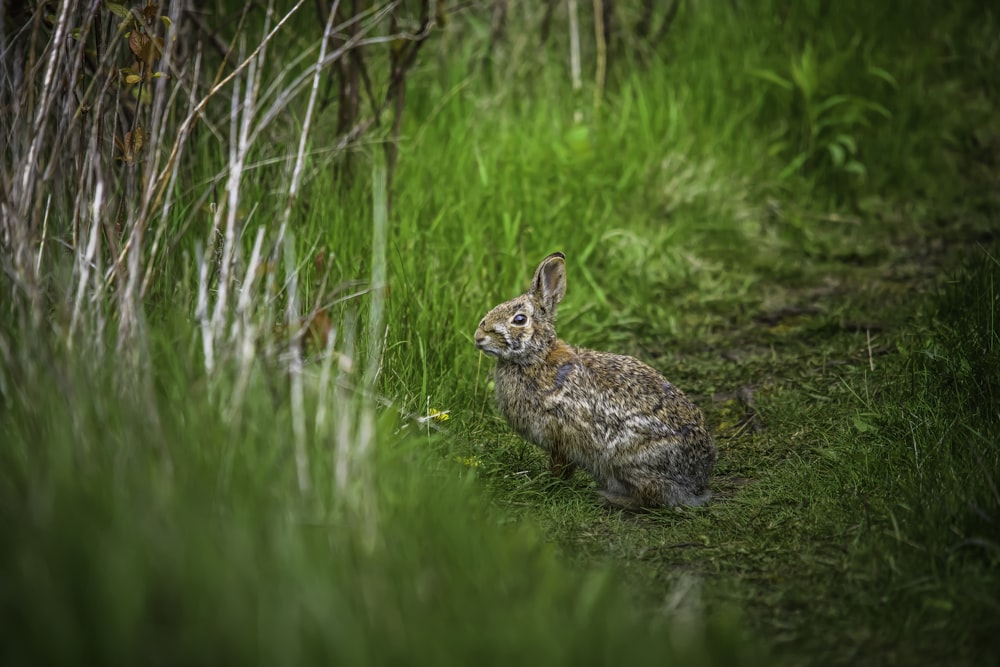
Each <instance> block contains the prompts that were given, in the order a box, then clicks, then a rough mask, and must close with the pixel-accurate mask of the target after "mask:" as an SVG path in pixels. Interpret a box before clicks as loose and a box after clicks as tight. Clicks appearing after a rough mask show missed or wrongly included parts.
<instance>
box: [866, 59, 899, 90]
mask: <svg viewBox="0 0 1000 667" xmlns="http://www.w3.org/2000/svg"><path fill="white" fill-rule="evenodd" d="M868 73H869V74H871V75H872V76H874V77H876V78H879V79H882V80H883V81H885V82H886V83H888V84H889V85H890V86H892V87H893V88H894V89H897V90H898V89H899V83H898V82H897V81H896V77H894V76H893V75H892V74H890V73H889V72H887V71H886V70H884V69H882V68H881V67H876V66H875V65H869V66H868Z"/></svg>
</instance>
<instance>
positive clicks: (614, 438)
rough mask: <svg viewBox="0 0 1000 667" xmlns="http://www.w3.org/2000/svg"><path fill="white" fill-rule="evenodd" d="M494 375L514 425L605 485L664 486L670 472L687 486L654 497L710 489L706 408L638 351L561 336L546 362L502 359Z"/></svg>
mask: <svg viewBox="0 0 1000 667" xmlns="http://www.w3.org/2000/svg"><path fill="white" fill-rule="evenodd" d="M495 382H496V390H497V404H498V407H499V409H500V412H501V413H502V414H503V415H504V416H505V417H506V419H507V420H508V422H509V423H510V424H511V426H512V427H513V428H514V430H515V431H517V432H518V433H519V434H520V435H521V436H522V437H524V438H525V439H527V440H529V441H531V442H533V443H535V444H536V445H538V446H540V447H542V448H543V449H545V450H548V451H558V452H559V453H560V454H561V455H562V456H564V457H565V458H567V459H568V460H571V461H573V462H574V463H576V464H577V465H580V466H581V467H583V468H585V469H586V470H587V471H588V472H590V473H591V474H592V475H593V476H594V477H595V478H596V479H597V480H598V482H600V483H602V484H603V485H604V486H606V487H608V488H610V489H612V490H614V489H615V488H616V487H622V488H623V489H632V490H631V491H630V492H629V493H628V494H627V495H631V496H635V495H640V496H641V495H644V494H642V493H637V492H636V491H635V490H634V487H642V488H649V489H654V490H657V491H656V494H659V493H660V491H659V490H661V489H663V488H664V486H665V485H667V486H669V484H668V483H667V481H666V480H668V479H669V480H672V482H677V483H680V485H681V486H682V487H684V488H686V489H688V491H686V492H684V493H682V494H680V497H676V498H674V496H678V494H677V493H673V492H671V494H669V495H668V497H666V498H665V499H664V498H647V499H646V500H647V502H648V503H649V504H680V503H691V502H694V500H693V499H695V498H696V497H700V496H702V495H704V494H706V493H707V488H708V481H709V476H710V474H711V470H712V467H713V466H714V463H715V457H716V452H715V446H714V444H713V443H712V439H711V436H710V435H709V434H708V432H707V430H706V429H705V426H704V419H703V417H702V414H701V411H700V410H698V408H697V407H696V406H695V405H694V404H693V403H691V401H690V400H688V398H687V397H686V396H685V395H684V394H683V392H681V391H680V390H679V389H677V388H676V387H674V385H672V384H671V383H670V382H668V381H667V380H666V379H665V378H664V377H663V376H662V375H661V374H660V373H659V372H657V371H656V370H654V369H653V368H651V367H649V366H648V365H646V364H644V363H642V362H641V361H639V360H638V359H635V358H633V357H628V356H624V355H616V354H609V353H604V352H596V351H593V350H588V349H584V348H573V347H571V346H569V345H567V344H565V343H563V342H562V341H559V342H558V344H557V345H556V346H555V347H554V348H553V350H552V352H550V353H549V357H548V359H546V363H545V364H542V365H538V366H527V367H526V366H518V365H516V364H502V363H501V364H499V365H498V366H497V372H496V376H495ZM623 493H624V491H623ZM645 495H648V494H645ZM705 497H706V498H707V496H705ZM674 501H676V502H674Z"/></svg>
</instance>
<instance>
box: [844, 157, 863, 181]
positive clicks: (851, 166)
mask: <svg viewBox="0 0 1000 667" xmlns="http://www.w3.org/2000/svg"><path fill="white" fill-rule="evenodd" d="M844 171H846V172H847V173H849V174H854V175H856V176H860V177H862V178H864V177H865V176H867V175H868V169H867V168H866V167H865V165H864V164H862V163H861V162H858V161H857V160H850V161H848V163H847V164H845V165H844Z"/></svg>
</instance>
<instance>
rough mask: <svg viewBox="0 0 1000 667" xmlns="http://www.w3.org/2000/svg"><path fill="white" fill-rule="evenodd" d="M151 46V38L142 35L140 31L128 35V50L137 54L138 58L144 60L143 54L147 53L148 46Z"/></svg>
mask: <svg viewBox="0 0 1000 667" xmlns="http://www.w3.org/2000/svg"><path fill="white" fill-rule="evenodd" d="M148 44H149V37H147V36H146V35H144V34H142V33H141V32H139V31H138V30H133V31H132V32H130V33H129V35H128V48H129V51H131V52H132V53H134V54H135V57H136V58H139V59H140V60H141V59H142V54H143V53H144V52H145V50H146V47H147V45H148Z"/></svg>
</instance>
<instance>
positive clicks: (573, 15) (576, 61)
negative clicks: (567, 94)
mask: <svg viewBox="0 0 1000 667" xmlns="http://www.w3.org/2000/svg"><path fill="white" fill-rule="evenodd" d="M566 10H567V11H568V12H569V71H570V76H571V77H572V80H573V93H574V97H577V95H576V93H579V91H580V88H581V87H582V86H583V81H582V80H581V78H580V20H579V16H578V11H577V6H576V0H566ZM581 117H582V114H581V113H580V110H579V109H577V110H576V111H574V112H573V119H574V120H575V121H577V122H579V121H580V120H581Z"/></svg>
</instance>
